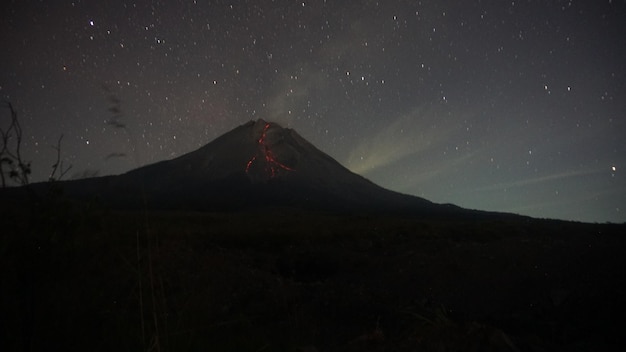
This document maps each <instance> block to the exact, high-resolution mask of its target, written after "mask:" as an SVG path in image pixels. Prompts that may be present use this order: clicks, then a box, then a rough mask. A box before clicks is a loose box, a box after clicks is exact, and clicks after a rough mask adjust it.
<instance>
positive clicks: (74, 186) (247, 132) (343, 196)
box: [35, 119, 478, 215]
mask: <svg viewBox="0 0 626 352" xmlns="http://www.w3.org/2000/svg"><path fill="white" fill-rule="evenodd" d="M59 184H60V185H62V187H63V188H64V191H65V193H66V194H67V195H68V196H70V197H74V198H80V199H87V198H93V197H97V198H98V199H99V200H101V201H102V202H104V203H105V204H107V205H110V206H113V207H122V208H135V207H148V208H151V209H189V210H191V209H194V210H233V209H243V208H250V207H262V206H287V207H298V208H305V209H320V210H331V211H348V212H358V211H375V212H393V213H399V212H400V213H402V212H408V213H416V212H417V213H420V214H423V215H434V214H450V213H454V214H473V215H476V214H477V213H478V212H472V211H469V210H465V209H462V208H459V207H456V206H453V205H440V204H435V203H432V202H430V201H428V200H425V199H422V198H419V197H414V196H409V195H405V194H400V193H397V192H393V191H390V190H387V189H384V188H382V187H380V186H378V185H376V184H374V183H373V182H371V181H369V180H367V179H365V178H364V177H362V176H360V175H357V174H355V173H353V172H351V171H350V170H348V169H347V168H345V167H343V166H342V165H341V164H340V163H338V162H337V161H336V160H334V159H333V158H331V157H330V156H328V155H327V154H325V153H324V152H322V151H320V150H319V149H317V148H316V147H315V146H313V145H312V144H311V143H309V142H308V141H307V140H305V139H304V138H302V137H301V136H300V135H299V134H298V133H297V132H296V131H294V130H292V129H288V128H283V127H281V126H280V125H278V124H276V123H272V122H266V121H264V120H261V119H260V120H257V121H250V122H248V123H246V124H244V125H241V126H239V127H237V128H235V129H233V130H231V131H230V132H228V133H226V134H224V135H222V136H220V137H218V138H217V139H215V140H214V141H212V142H210V143H208V144H207V145H205V146H204V147H202V148H200V149H198V150H196V151H193V152H190V153H188V154H185V155H182V156H180V157H178V158H175V159H172V160H167V161H162V162H158V163H155V164H151V165H147V166H144V167H141V168H138V169H135V170H132V171H130V172H127V173H125V174H122V175H119V176H107V177H98V178H92V179H85V180H77V181H65V182H61V183H59ZM36 187H37V186H35V188H36Z"/></svg>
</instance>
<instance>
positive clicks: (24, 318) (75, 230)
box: [0, 206, 626, 351]
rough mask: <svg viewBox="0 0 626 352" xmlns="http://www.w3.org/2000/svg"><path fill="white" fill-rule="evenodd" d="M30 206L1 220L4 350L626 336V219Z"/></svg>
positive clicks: (516, 343) (524, 347) (339, 346)
mask: <svg viewBox="0 0 626 352" xmlns="http://www.w3.org/2000/svg"><path fill="white" fill-rule="evenodd" d="M39 210H41V209H39ZM13 215H15V216H13V217H12V218H11V220H9V219H8V218H3V224H2V225H3V230H5V231H3V232H2V237H1V241H2V242H1V243H2V247H1V248H2V255H1V257H0V258H1V261H2V262H1V263H0V268H2V269H1V277H2V287H3V289H2V295H1V301H0V302H1V305H0V310H1V311H0V314H1V315H2V317H3V319H2V322H1V323H0V324H2V326H1V327H0V331H1V333H0V341H1V345H2V350H3V351H13V350H23V349H30V350H43V349H46V350H48V349H51V348H52V349H56V348H57V347H58V348H59V349H63V350H85V349H89V350H103V351H104V350H142V349H143V350H148V349H151V348H152V349H155V348H157V346H158V348H159V349H161V350H172V351H180V350H207V349H210V350H212V351H232V350H272V351H298V350H300V351H301V350H306V348H309V350H313V349H312V348H315V349H316V350H318V351H390V350H393V351H415V350H419V351H441V350H446V351H485V350H492V351H516V350H519V351H546V350H550V351H558V350H562V351H571V350H611V349H613V350H614V349H616V348H617V347H618V346H623V344H624V342H625V341H624V338H623V334H622V331H624V330H623V329H624V328H626V326H625V323H624V320H623V316H624V314H625V313H626V305H625V303H624V300H623V297H624V294H625V292H624V289H623V287H626V282H625V281H626V277H625V275H624V272H623V268H624V267H626V266H625V265H626V259H624V256H623V252H624V249H625V248H626V246H625V245H626V243H625V242H626V239H625V238H624V236H623V235H622V234H623V233H624V226H623V225H622V226H618V225H590V224H576V223H567V222H557V221H541V220H532V219H524V218H511V219H507V220H501V219H496V220H488V219H482V220H467V219H461V220H454V219H448V220H423V219H422V220H416V219H411V218H407V217H393V216H378V217H374V216H371V215H367V216H356V215H353V216H347V215H342V216H338V215H333V214H331V213H324V212H310V211H300V210H293V209H286V208H273V209H270V208H267V209H265V210H258V211H250V212H220V213H206V212H149V213H147V214H146V213H144V212H141V211H138V212H128V211H126V212H112V211H108V210H103V209H98V208H91V209H86V208H81V209H73V208H71V206H68V207H67V208H65V209H64V208H63V207H59V206H57V207H54V209H49V210H48V212H47V213H44V212H40V211H38V212H33V213H32V214H30V215H29V214H28V213H27V212H25V211H20V212H17V213H16V214H13Z"/></svg>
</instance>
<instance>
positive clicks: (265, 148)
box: [246, 123, 295, 178]
mask: <svg viewBox="0 0 626 352" xmlns="http://www.w3.org/2000/svg"><path fill="white" fill-rule="evenodd" d="M269 128H270V124H269V123H265V127H264V128H263V132H262V133H261V137H259V140H258V144H259V149H260V151H261V152H262V157H263V158H265V173H266V174H267V175H268V176H269V177H270V178H274V177H276V176H277V175H278V172H279V171H280V170H281V169H282V170H287V171H295V169H293V168H291V167H289V166H287V165H285V164H283V163H281V162H280V161H278V160H276V157H275V156H274V154H273V153H272V150H271V149H270V146H269V145H268V144H267V143H266V141H265V138H266V136H267V130H268V129H269ZM256 159H257V156H256V155H255V156H253V157H252V158H250V160H248V163H247V164H246V174H249V173H250V168H251V167H252V165H253V164H254V162H255V161H256Z"/></svg>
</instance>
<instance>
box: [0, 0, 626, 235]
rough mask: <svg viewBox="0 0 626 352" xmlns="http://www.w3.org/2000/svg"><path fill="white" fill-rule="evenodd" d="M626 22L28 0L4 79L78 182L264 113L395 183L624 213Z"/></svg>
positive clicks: (454, 6)
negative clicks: (59, 145)
mask: <svg viewBox="0 0 626 352" xmlns="http://www.w3.org/2000/svg"><path fill="white" fill-rule="evenodd" d="M624 18H626V1H623V0H622V1H619V0H612V1H611V0H598V1H576V0H570V1H557V0H542V1H532V0H524V1H522V0H516V1H496V0H483V1H479V0H468V1H451V0H437V1H435V0H431V1H428V0H423V1H369V0H364V1H339V0H335V1H331V0H327V1H324V0H310V1H287V0H275V1H273V0H272V1H270V0H258V1H252V0H250V1H217V0H215V1H214V0H207V1H200V0H196V1H193V0H171V1H158V0H153V1H147V0H146V1H140V0H138V1H123V0H112V1H95V0H93V1H80V0H74V1H33V0H19V1H18V0H13V1H11V3H10V4H7V5H5V6H4V9H3V11H2V14H0V42H1V43H2V47H3V50H2V54H1V55H0V94H1V96H2V99H3V100H4V101H9V102H11V103H12V104H13V106H14V108H15V110H16V112H17V113H18V116H19V118H20V121H21V123H22V127H23V129H24V145H23V148H22V154H23V155H24V157H25V159H27V160H31V161H32V165H33V178H34V180H39V181H41V180H46V179H47V178H48V176H49V173H50V171H51V165H52V163H53V162H54V160H55V158H56V151H55V150H54V148H53V146H54V145H55V144H56V142H57V139H58V138H59V136H60V135H63V144H62V157H63V161H64V162H65V165H69V164H71V165H72V169H71V170H70V172H68V174H67V176H66V177H65V178H66V179H70V178H80V177H85V176H89V175H109V174H119V173H123V172H126V171H128V170H131V169H133V168H136V167H138V166H142V165H146V164H149V163H153V162H157V161H161V160H165V159H171V158H174V157H177V156H180V155H182V154H184V153H187V152H190V151H193V150H195V149H197V148H199V147H201V146H203V145H204V144H206V143H208V142H210V141H211V140H213V139H214V138H216V137H218V136H220V135H221V134H223V133H225V132H228V131H229V130H231V129H232V128H235V127H237V126H239V125H241V124H243V123H245V122H247V121H249V120H253V119H258V118H263V119H265V120H270V121H275V122H278V123H280V124H282V125H283V126H284V127H289V128H293V129H295V130H296V131H298V133H299V134H300V135H302V136H303V137H305V138H306V139H308V140H309V141H310V142H312V143H313V144H315V145H316V146H317V147H318V148H319V149H321V150H323V151H324V152H326V153H328V154H329V155H331V156H332V157H334V158H335V159H336V160H338V161H339V162H340V163H342V164H343V165H345V166H346V167H348V168H349V169H350V170H352V171H354V172H357V173H359V174H361V175H363V176H365V177H367V178H369V179H370V180H372V181H374V182H376V183H378V184H380V185H382V186H384V187H386V188H389V189H392V190H395V191H400V192H403V193H408V194H413V195H417V196H420V197H424V198H426V199H429V200H431V201H434V202H437V203H454V204H457V205H460V206H463V207H467V208H472V209H482V210H497V211H506V212H513V213H518V214H524V215H530V216H535V217H540V218H556V219H566V220H576V221H591V222H606V221H611V222H624V221H626V177H625V172H624V171H625V170H626V85H625V82H626V21H624ZM8 116H9V113H8V109H6V108H2V111H1V112H0V117H1V118H2V120H1V121H2V123H5V122H6V121H8ZM121 125H124V126H125V128H120V126H121Z"/></svg>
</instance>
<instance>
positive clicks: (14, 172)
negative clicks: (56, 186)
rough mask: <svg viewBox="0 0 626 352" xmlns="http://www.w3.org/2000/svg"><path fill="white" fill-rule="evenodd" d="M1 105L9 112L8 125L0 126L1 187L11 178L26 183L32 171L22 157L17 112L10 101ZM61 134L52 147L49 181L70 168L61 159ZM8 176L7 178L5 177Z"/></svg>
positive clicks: (20, 127)
mask: <svg viewBox="0 0 626 352" xmlns="http://www.w3.org/2000/svg"><path fill="white" fill-rule="evenodd" d="M3 107H6V108H8V109H9V112H10V114H11V117H10V121H9V124H8V127H7V128H6V129H4V128H1V127H0V138H1V142H2V145H0V181H1V182H2V184H1V187H2V188H6V187H7V181H9V180H12V181H14V182H16V183H17V184H19V185H20V186H25V185H28V184H29V182H30V174H31V173H32V169H31V163H30V161H25V160H24V159H23V157H22V138H23V137H22V136H23V130H22V126H21V125H20V121H19V119H18V118H17V112H15V109H14V108H13V104H11V103H10V102H4V103H3ZM62 140H63V135H61V136H60V137H59V139H58V140H57V145H56V146H55V147H53V148H54V149H55V150H56V152H57V158H56V162H55V163H54V164H53V165H52V172H51V173H50V177H49V178H48V180H49V181H55V180H60V179H61V178H63V176H65V174H66V173H67V172H68V171H69V170H70V169H71V168H72V166H71V165H69V166H66V167H64V165H63V161H62V160H61V141H62ZM7 176H8V178H7Z"/></svg>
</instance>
